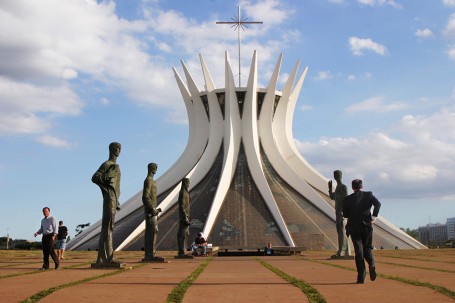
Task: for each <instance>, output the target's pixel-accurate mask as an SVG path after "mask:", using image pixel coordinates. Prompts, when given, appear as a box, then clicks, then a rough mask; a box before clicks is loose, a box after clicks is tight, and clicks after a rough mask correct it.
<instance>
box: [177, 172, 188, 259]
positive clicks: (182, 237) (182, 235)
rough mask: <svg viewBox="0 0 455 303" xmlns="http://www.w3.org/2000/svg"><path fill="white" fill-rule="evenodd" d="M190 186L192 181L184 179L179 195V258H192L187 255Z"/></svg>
mask: <svg viewBox="0 0 455 303" xmlns="http://www.w3.org/2000/svg"><path fill="white" fill-rule="evenodd" d="M189 186H190V179H188V178H184V179H183V180H182V187H181V189H180V193H179V231H178V233H177V243H178V248H179V251H178V256H179V257H190V258H191V256H188V255H186V254H185V250H186V247H187V245H186V242H187V239H188V236H189V234H190V193H189V192H188V188H189Z"/></svg>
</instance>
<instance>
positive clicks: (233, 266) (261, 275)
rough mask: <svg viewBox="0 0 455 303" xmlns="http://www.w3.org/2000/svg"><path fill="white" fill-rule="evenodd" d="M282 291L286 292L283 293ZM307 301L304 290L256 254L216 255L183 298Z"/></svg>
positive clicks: (236, 300) (196, 300)
mask: <svg viewBox="0 0 455 303" xmlns="http://www.w3.org/2000/svg"><path fill="white" fill-rule="evenodd" d="M283 294H286V295H285V297H283ZM201 300H203V301H204V302H221V303H224V302H226V303H227V302H281V301H283V300H284V301H285V302H308V300H307V298H306V296H305V294H304V293H303V292H302V291H301V290H300V289H298V288H297V287H295V286H293V285H291V284H289V283H288V282H286V281H285V280H283V279H282V278H280V277H278V276H277V275H276V274H275V273H273V272H271V271H270V270H268V269H267V268H265V267H264V266H262V265H261V264H259V263H258V262H257V261H255V259H254V258H253V257H219V258H215V259H214V260H213V261H212V262H211V263H210V265H209V266H208V267H207V268H206V270H205V271H204V272H203V273H202V274H201V275H200V276H199V278H198V279H197V280H196V281H195V282H194V283H193V285H192V286H191V287H190V289H189V290H188V291H187V293H186V295H185V297H184V299H183V302H184V303H192V302H201Z"/></svg>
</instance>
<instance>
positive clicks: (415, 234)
mask: <svg viewBox="0 0 455 303" xmlns="http://www.w3.org/2000/svg"><path fill="white" fill-rule="evenodd" d="M400 229H401V230H402V231H404V232H405V233H407V234H408V235H410V236H411V237H413V238H414V239H416V240H419V239H418V238H419V230H417V229H410V228H409V227H407V228H406V229H404V228H403V227H400Z"/></svg>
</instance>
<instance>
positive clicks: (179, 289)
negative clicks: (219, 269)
mask: <svg viewBox="0 0 455 303" xmlns="http://www.w3.org/2000/svg"><path fill="white" fill-rule="evenodd" d="M210 261H212V257H210V258H208V259H207V260H206V261H204V262H203V263H201V264H200V265H199V266H198V267H197V268H196V269H195V270H194V271H193V272H192V273H191V274H189V275H188V276H187V277H186V278H185V279H183V281H182V282H180V283H179V285H177V286H176V287H174V289H173V290H172V291H171V293H170V294H169V295H168V296H167V300H166V303H180V302H182V300H183V297H184V296H185V293H186V291H187V290H188V288H189V287H190V286H191V284H193V282H194V281H195V280H196V279H197V277H198V276H199V275H200V274H201V273H202V272H203V271H204V270H205V268H206V267H207V266H208V265H209V263H210Z"/></svg>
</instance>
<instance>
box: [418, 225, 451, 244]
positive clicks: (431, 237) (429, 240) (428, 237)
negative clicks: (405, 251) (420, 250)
mask: <svg viewBox="0 0 455 303" xmlns="http://www.w3.org/2000/svg"><path fill="white" fill-rule="evenodd" d="M447 239H448V237H447V225H446V224H440V223H436V224H427V225H426V226H420V227H419V240H420V242H421V243H423V244H425V245H427V246H439V245H443V244H444V243H445V242H447Z"/></svg>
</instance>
